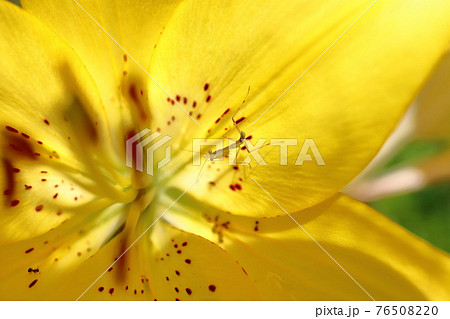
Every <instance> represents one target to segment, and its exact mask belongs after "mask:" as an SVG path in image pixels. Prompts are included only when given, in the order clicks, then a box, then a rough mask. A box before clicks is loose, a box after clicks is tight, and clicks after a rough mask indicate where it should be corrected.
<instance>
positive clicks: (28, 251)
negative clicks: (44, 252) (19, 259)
mask: <svg viewBox="0 0 450 319" xmlns="http://www.w3.org/2000/svg"><path fill="white" fill-rule="evenodd" d="M33 250H34V248H30V249H27V250H25V254H29V253H31V252H32V251H33Z"/></svg>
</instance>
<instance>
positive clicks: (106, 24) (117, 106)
mask: <svg viewBox="0 0 450 319" xmlns="http://www.w3.org/2000/svg"><path fill="white" fill-rule="evenodd" d="M179 2H180V0H170V1H166V0H154V1H145V0H138V1H130V0H127V1H110V0H102V1H88V0H79V1H76V2H75V1H72V0H63V1H36V0H25V1H22V3H23V6H24V8H25V9H26V10H28V11H30V12H32V13H33V14H34V15H36V16H37V17H39V18H40V19H41V20H42V21H44V22H45V23H47V24H48V25H50V26H51V27H52V28H53V29H54V30H55V31H56V33H57V34H58V35H59V36H61V38H63V39H64V40H65V41H67V43H68V44H69V45H70V46H71V47H72V48H73V49H74V50H75V52H76V53H77V54H78V55H79V56H80V58H81V60H82V61H83V63H84V64H85V65H86V68H87V69H88V71H89V72H90V74H92V77H93V78H94V80H95V82H96V83H97V85H98V87H99V91H100V94H101V97H102V99H103V102H104V104H105V105H108V120H109V122H110V123H111V124H112V125H114V126H115V127H116V128H118V127H120V128H121V129H120V130H119V132H117V131H115V132H113V134H116V135H115V136H116V137H117V138H119V141H118V146H121V144H120V143H122V142H123V141H122V135H121V134H123V132H128V131H129V130H132V129H134V126H133V124H136V123H139V124H145V125H148V123H149V120H150V113H149V110H148V108H147V102H146V96H147V93H146V91H147V90H146V86H147V85H154V86H156V84H155V83H154V82H153V80H151V79H150V78H149V76H148V75H147V74H146V73H145V72H144V70H142V69H140V67H142V68H143V69H145V70H147V68H148V65H149V63H150V59H151V57H152V54H153V51H154V47H155V46H156V44H157V42H158V39H159V38H160V36H161V34H162V32H163V30H164V26H165V23H166V21H167V20H168V19H169V18H170V17H171V15H172V12H173V10H174V9H175V8H176V6H177V5H178V3H179ZM77 3H78V4H79V5H78V4H77ZM94 20H95V22H94ZM107 33H108V34H107ZM136 63H138V64H139V65H138V64H136ZM155 80H157V79H155ZM147 83H150V84H147ZM132 115H134V117H132Z"/></svg>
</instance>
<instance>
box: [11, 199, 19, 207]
mask: <svg viewBox="0 0 450 319" xmlns="http://www.w3.org/2000/svg"><path fill="white" fill-rule="evenodd" d="M19 203H20V201H19V200H17V199H15V200H12V201H11V203H10V204H11V206H12V207H14V206H17V205H19Z"/></svg>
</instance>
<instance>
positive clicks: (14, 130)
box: [5, 126, 19, 134]
mask: <svg viewBox="0 0 450 319" xmlns="http://www.w3.org/2000/svg"><path fill="white" fill-rule="evenodd" d="M5 128H6V129H7V130H8V131H10V132H13V133H16V134H17V133H19V131H18V130H16V129H15V128H14V127H11V126H5Z"/></svg>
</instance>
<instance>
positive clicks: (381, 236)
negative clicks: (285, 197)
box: [164, 195, 450, 300]
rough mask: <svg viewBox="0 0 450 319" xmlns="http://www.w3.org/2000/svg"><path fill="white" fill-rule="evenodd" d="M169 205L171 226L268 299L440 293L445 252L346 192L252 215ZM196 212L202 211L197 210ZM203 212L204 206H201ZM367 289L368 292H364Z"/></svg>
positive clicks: (447, 280) (446, 272) (447, 273)
mask: <svg viewBox="0 0 450 319" xmlns="http://www.w3.org/2000/svg"><path fill="white" fill-rule="evenodd" d="M184 204H185V205H189V206H185V208H184V209H180V210H174V211H171V212H169V213H168V214H166V215H165V216H164V217H165V218H166V219H167V220H168V221H169V222H171V223H172V224H174V225H175V226H177V227H180V228H182V229H184V230H186V231H191V232H194V233H197V234H199V235H201V236H204V237H205V238H208V239H210V240H213V241H215V242H217V243H219V244H220V245H221V247H222V248H224V249H225V250H226V251H227V252H229V253H230V254H231V255H232V256H233V257H234V258H236V259H237V260H238V261H239V263H240V264H241V265H242V266H243V267H244V269H245V270H246V272H247V273H248V275H249V277H250V279H252V281H253V282H254V283H255V285H256V287H257V289H258V292H259V293H260V294H261V296H262V298H263V299H268V300H371V299H370V296H372V297H373V298H374V299H375V300H446V299H448V298H449V297H450V290H449V289H448V287H449V286H450V258H449V256H448V255H447V254H445V253H443V252H441V251H439V250H437V249H436V248H434V247H432V246H431V245H429V244H427V243H426V242H424V241H423V240H421V239H419V238H417V237H415V236H414V235H412V234H410V233H409V232H407V231H406V230H404V229H403V228H401V227H400V226H398V225H397V224H395V223H394V222H392V221H390V220H388V219H387V218H386V217H384V216H382V215H381V214H379V213H378V212H376V211H374V210H373V209H371V208H369V207H368V206H366V205H365V204H363V203H361V202H358V201H355V200H353V199H351V198H349V197H347V196H345V195H337V196H335V197H333V198H332V199H330V200H328V201H326V202H324V203H322V204H320V205H318V206H315V207H312V208H310V209H306V210H303V211H300V212H298V213H295V214H292V218H294V219H295V221H296V222H297V223H299V224H300V225H301V226H302V227H303V228H304V230H305V231H306V232H308V233H309V234H310V235H311V237H312V238H314V240H316V241H317V242H318V243H319V244H320V245H321V246H322V247H323V248H324V249H325V250H326V251H327V252H328V253H329V255H330V256H332V257H333V258H334V259H335V260H336V262H337V263H339V265H340V266H342V268H343V269H345V271H346V272H348V274H350V275H351V276H352V277H353V278H354V280H355V281H356V282H357V283H358V284H359V285H361V287H363V288H364V290H366V292H367V293H368V294H367V293H366V292H364V290H363V289H361V287H359V286H358V284H356V283H355V281H353V280H352V279H351V278H350V277H349V276H348V275H347V274H346V273H345V272H344V271H343V270H342V269H341V268H340V267H339V265H337V264H336V263H335V262H334V261H333V260H332V259H331V258H330V256H328V255H327V254H326V253H325V252H324V251H323V250H322V249H321V248H320V247H319V246H318V245H317V244H316V243H315V242H314V241H313V240H312V239H311V238H310V237H309V236H308V235H307V234H306V233H305V231H304V230H302V229H301V228H300V227H299V226H298V225H297V224H296V223H295V222H294V221H293V220H292V219H291V218H290V217H289V216H286V214H285V213H284V212H283V210H282V209H280V207H278V206H276V205H275V204H273V205H272V206H270V207H268V208H267V209H270V210H274V211H277V212H279V213H281V214H283V215H284V216H281V217H278V218H268V219H254V218H248V217H238V216H232V215H229V214H225V213H223V212H221V211H219V210H214V209H213V208H208V207H201V206H200V207H199V208H198V210H197V209H192V202H185V203H184ZM200 212H202V213H200ZM203 212H204V213H203ZM369 294H370V296H369Z"/></svg>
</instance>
